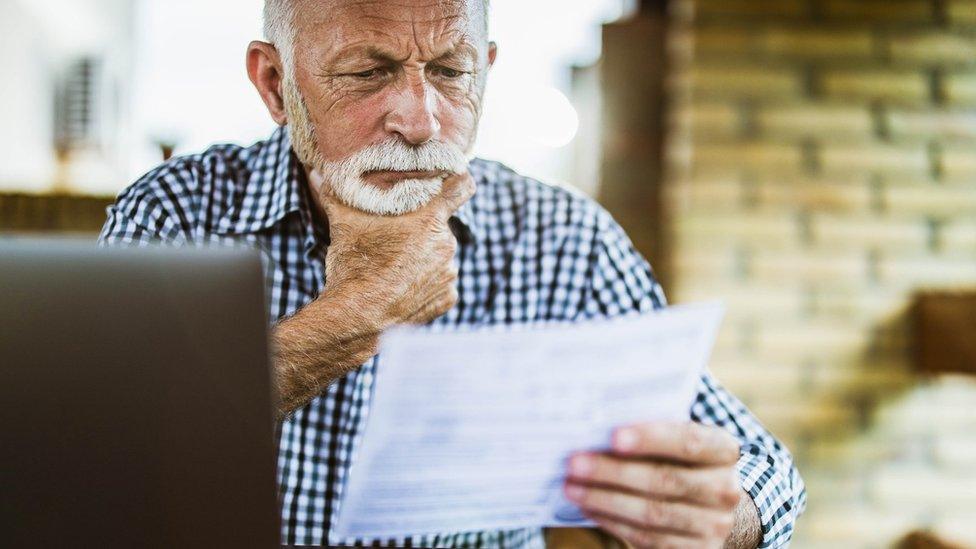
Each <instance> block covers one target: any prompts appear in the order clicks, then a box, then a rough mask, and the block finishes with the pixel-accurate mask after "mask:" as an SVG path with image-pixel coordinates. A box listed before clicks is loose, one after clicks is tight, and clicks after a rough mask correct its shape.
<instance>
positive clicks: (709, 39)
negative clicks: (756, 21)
mask: <svg viewBox="0 0 976 549" xmlns="http://www.w3.org/2000/svg"><path fill="white" fill-rule="evenodd" d="M696 30H697V32H696V33H695V38H694V47H695V52H696V53H697V54H699V55H710V54H719V55H723V56H724V55H746V54H750V53H753V52H756V51H758V50H759V48H760V46H761V43H760V40H759V38H760V37H759V35H757V34H756V32H755V31H754V30H753V29H751V28H749V27H740V28H727V27H721V26H699V27H697V29H696Z"/></svg>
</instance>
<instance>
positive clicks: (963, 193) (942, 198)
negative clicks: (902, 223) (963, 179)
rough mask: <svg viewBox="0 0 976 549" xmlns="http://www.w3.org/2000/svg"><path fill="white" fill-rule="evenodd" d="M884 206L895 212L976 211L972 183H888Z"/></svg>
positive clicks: (943, 213) (941, 213)
mask: <svg viewBox="0 0 976 549" xmlns="http://www.w3.org/2000/svg"><path fill="white" fill-rule="evenodd" d="M884 202H885V207H886V208H887V209H888V211H890V212H895V213H898V214H899V215H909V214H919V215H932V216H937V217H942V216H959V215H976V188H974V187H973V186H972V185H936V184H932V183H919V184H915V185H896V184H892V185H888V186H887V187H886V188H885V190H884Z"/></svg>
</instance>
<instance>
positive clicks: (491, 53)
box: [488, 41, 498, 69]
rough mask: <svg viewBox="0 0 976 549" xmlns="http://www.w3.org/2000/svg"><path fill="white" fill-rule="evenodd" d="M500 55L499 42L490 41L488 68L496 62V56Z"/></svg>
mask: <svg viewBox="0 0 976 549" xmlns="http://www.w3.org/2000/svg"><path fill="white" fill-rule="evenodd" d="M496 55H498V44H496V43H495V42H494V41H491V42H488V68H489V69H490V68H491V67H492V65H494V64H495V56H496Z"/></svg>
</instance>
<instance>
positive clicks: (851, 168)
mask: <svg viewBox="0 0 976 549" xmlns="http://www.w3.org/2000/svg"><path fill="white" fill-rule="evenodd" d="M820 155H821V156H820V164H821V168H822V170H823V173H825V174H828V175H830V174H850V173H864V174H880V175H885V174H897V175H899V176H905V175H908V174H911V175H916V176H925V175H928V174H929V173H930V172H931V169H932V168H931V161H930V158H929V152H928V150H927V148H926V147H925V146H924V145H923V144H916V145H898V146H894V145H881V144H856V145H852V144H847V145H840V144H833V143H831V144H829V145H826V146H824V147H823V148H822V149H821V151H820Z"/></svg>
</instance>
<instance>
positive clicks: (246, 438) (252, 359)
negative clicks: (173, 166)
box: [0, 239, 279, 548]
mask: <svg viewBox="0 0 976 549" xmlns="http://www.w3.org/2000/svg"><path fill="white" fill-rule="evenodd" d="M263 292H264V282H263V277H262V269H261V262H260V259H259V256H258V255H257V254H256V252H253V251H245V250H230V249H215V248H209V249H172V248H170V249H162V248H152V249H97V248H95V246H94V244H92V243H83V242H78V241H74V242H69V241H50V240H15V239H8V240H0V409H2V413H0V429H2V443H0V447H2V450H0V501H2V504H0V513H2V515H0V516H2V519H0V525H2V526H0V546H2V547H105V548H113V547H126V548H131V547H181V548H182V547H188V548H192V547H201V548H202V547H208V548H213V547H279V528H278V520H279V519H278V516H279V515H278V504H277V498H276V493H275V451H276V449H275V445H274V413H273V405H274V403H273V399H272V395H271V382H270V379H271V378H270V368H269V359H268V336H267V331H266V330H267V324H266V319H267V315H266V310H265V302H264V293H263Z"/></svg>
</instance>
